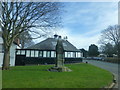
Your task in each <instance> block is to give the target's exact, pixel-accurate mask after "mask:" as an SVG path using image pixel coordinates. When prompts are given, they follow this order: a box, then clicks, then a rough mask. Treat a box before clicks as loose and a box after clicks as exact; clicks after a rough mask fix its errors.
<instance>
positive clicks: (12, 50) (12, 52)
mask: <svg viewBox="0 0 120 90" xmlns="http://www.w3.org/2000/svg"><path fill="white" fill-rule="evenodd" d="M16 48H17V45H16V44H12V46H11V48H10V66H15V56H16V55H15V52H16Z"/></svg>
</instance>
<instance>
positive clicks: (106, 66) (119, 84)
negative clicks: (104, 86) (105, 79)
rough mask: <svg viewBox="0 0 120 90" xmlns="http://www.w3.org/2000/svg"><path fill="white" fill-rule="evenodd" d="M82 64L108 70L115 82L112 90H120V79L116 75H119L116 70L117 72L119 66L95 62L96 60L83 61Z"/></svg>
mask: <svg viewBox="0 0 120 90" xmlns="http://www.w3.org/2000/svg"><path fill="white" fill-rule="evenodd" d="M83 62H88V63H89V64H92V65H94V66H97V67H100V68H102V69H105V70H108V71H110V72H111V73H113V74H114V76H115V78H116V82H117V83H116V84H115V86H114V88H119V89H117V90H120V79H119V78H118V74H119V75H120V72H119V73H118V70H119V69H118V67H120V64H114V63H108V62H103V61H97V60H83ZM118 79H119V80H118Z"/></svg>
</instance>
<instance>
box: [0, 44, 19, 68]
mask: <svg viewBox="0 0 120 90" xmlns="http://www.w3.org/2000/svg"><path fill="white" fill-rule="evenodd" d="M16 48H17V45H15V44H12V46H11V48H10V66H15V56H16V55H15V52H16ZM3 57H4V53H2V52H0V67H2V64H3Z"/></svg>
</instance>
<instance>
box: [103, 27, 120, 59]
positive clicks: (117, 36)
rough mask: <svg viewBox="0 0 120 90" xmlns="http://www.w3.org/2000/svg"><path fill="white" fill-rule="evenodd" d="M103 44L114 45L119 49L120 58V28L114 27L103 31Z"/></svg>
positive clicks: (119, 55)
mask: <svg viewBox="0 0 120 90" xmlns="http://www.w3.org/2000/svg"><path fill="white" fill-rule="evenodd" d="M101 39H102V40H101V41H102V42H103V43H104V44H105V43H112V44H114V45H115V46H116V47H117V55H118V58H120V26H119V25H114V26H109V27H108V28H107V29H105V30H103V31H102V38H101Z"/></svg>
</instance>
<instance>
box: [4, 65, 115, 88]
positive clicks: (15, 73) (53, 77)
mask: <svg viewBox="0 0 120 90" xmlns="http://www.w3.org/2000/svg"><path fill="white" fill-rule="evenodd" d="M52 66H53V65H40V66H16V67H11V70H9V71H3V72H2V74H3V77H2V81H3V83H2V85H3V88H101V87H104V86H106V85H109V84H110V83H111V82H112V79H113V77H112V74H111V73H110V72H108V71H106V70H103V69H101V68H98V67H96V66H92V65H90V64H85V63H80V64H68V65H65V66H67V67H68V68H70V69H71V70H73V71H72V72H49V71H46V70H47V69H49V68H50V67H52Z"/></svg>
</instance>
